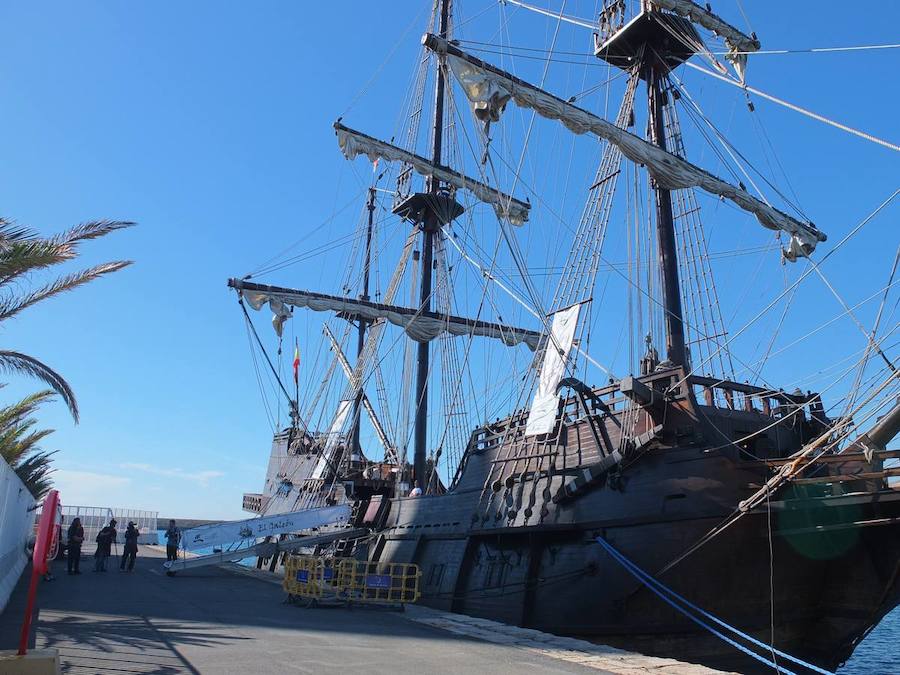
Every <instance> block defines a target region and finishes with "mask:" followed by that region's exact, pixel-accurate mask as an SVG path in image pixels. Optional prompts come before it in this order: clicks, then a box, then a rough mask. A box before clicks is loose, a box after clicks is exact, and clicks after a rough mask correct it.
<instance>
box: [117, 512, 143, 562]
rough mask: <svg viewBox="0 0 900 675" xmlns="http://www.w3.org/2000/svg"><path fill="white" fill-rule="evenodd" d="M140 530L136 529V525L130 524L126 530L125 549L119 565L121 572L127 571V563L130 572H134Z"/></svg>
mask: <svg viewBox="0 0 900 675" xmlns="http://www.w3.org/2000/svg"><path fill="white" fill-rule="evenodd" d="M139 535H140V530H138V529H137V527H135V525H134V523H132V522H129V523H128V527H127V528H125V548H124V549H123V550H122V562H121V564H120V565H119V571H121V572H124V571H125V563H126V562H127V563H128V571H129V572H132V571H134V559H135V557H137V541H138V536H139Z"/></svg>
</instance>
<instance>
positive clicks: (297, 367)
mask: <svg viewBox="0 0 900 675" xmlns="http://www.w3.org/2000/svg"><path fill="white" fill-rule="evenodd" d="M299 370H300V345H299V344H297V343H296V342H295V343H294V384H297V383H298V379H297V377H298V375H297V373H298V372H299Z"/></svg>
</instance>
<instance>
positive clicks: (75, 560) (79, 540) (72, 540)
mask: <svg viewBox="0 0 900 675" xmlns="http://www.w3.org/2000/svg"><path fill="white" fill-rule="evenodd" d="M67 543H68V548H67V551H66V572H67V573H68V574H81V572H80V571H79V569H78V566H79V565H80V564H81V545H82V544H83V543H84V528H83V527H82V526H81V518H76V519H75V520H73V521H72V524H71V525H69V530H68V539H67Z"/></svg>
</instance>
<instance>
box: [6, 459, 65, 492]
mask: <svg viewBox="0 0 900 675" xmlns="http://www.w3.org/2000/svg"><path fill="white" fill-rule="evenodd" d="M56 453H57V451H56V450H51V451H49V452H45V451H40V452H35V453H34V454H32V455H30V456H29V457H27V458H26V459H24V460H23V461H22V462H20V463H19V464H17V465H16V466H15V467H13V470H14V471H15V472H16V475H17V476H18V477H19V479H20V480H21V481H22V482H23V483H25V487H27V488H28V491H29V492H30V493H31V496H32V497H34V498H35V499H40V498H41V497H43V496H44V495H45V494H47V492H48V491H49V490H50V488H51V487H53V481H52V480H51V479H50V475H51V474H52V473H53V472H54V469H53V465H52V462H53V460H52V457H53V455H55V454H56Z"/></svg>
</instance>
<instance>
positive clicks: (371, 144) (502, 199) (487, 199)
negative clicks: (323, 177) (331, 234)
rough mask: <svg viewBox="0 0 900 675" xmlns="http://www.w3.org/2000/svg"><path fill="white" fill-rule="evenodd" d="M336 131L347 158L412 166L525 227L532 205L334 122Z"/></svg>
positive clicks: (513, 222)
mask: <svg viewBox="0 0 900 675" xmlns="http://www.w3.org/2000/svg"><path fill="white" fill-rule="evenodd" d="M334 130H335V133H336V134H337V138H338V144H339V145H340V146H341V152H343V153H344V156H345V157H346V158H347V159H350V160H353V159H356V157H357V156H359V155H366V157H368V158H369V160H370V161H373V162H374V161H375V160H376V159H379V158H381V159H384V160H387V161H389V162H403V163H405V164H409V165H410V166H411V167H412V168H413V169H414V170H415V171H416V173H419V174H421V175H423V176H434V177H435V178H438V179H440V180H442V181H443V182H445V183H449V184H450V185H453V186H454V187H457V188H460V189H462V190H468V191H469V192H471V193H472V194H473V195H475V196H476V197H477V198H478V199H480V200H481V201H483V202H484V203H486V204H490V205H491V206H493V207H494V211H495V212H496V213H497V217H498V218H503V219H505V220H508V221H509V222H510V223H512V224H513V225H522V224H524V223H525V221H526V220H528V210H529V209H530V208H531V205H530V204H528V203H527V202H523V201H519V200H518V199H515V198H514V197H511V196H509V195H506V194H504V193H502V192H500V191H499V190H495V189H494V188H492V187H490V186H488V185H485V184H484V183H482V182H480V181H477V180H475V179H474V178H469V177H468V176H464V175H463V174H461V173H459V172H458V171H454V170H453V169H450V168H448V167H446V166H442V165H439V164H434V163H433V162H431V161H429V160H427V159H425V158H424V157H421V156H420V155H416V154H415V153H412V152H409V151H408V150H404V149H403V148H398V147H397V146H396V145H391V144H390V143H385V142H384V141H380V140H378V139H377V138H372V137H371V136H368V135H366V134H364V133H361V132H359V131H355V130H354V129H350V128H349V127H346V126H344V125H343V124H340V123H335V125H334Z"/></svg>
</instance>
